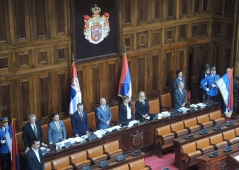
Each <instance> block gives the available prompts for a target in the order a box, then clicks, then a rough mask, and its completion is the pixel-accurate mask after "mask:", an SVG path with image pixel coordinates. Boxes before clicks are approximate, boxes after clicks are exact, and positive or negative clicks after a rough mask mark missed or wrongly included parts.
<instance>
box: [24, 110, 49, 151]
mask: <svg viewBox="0 0 239 170" xmlns="http://www.w3.org/2000/svg"><path fill="white" fill-rule="evenodd" d="M35 138H37V139H39V140H40V142H41V145H42V146H45V147H47V145H46V144H44V139H43V134H42V128H41V124H40V122H38V121H36V115H34V114H30V115H29V122H28V123H27V124H26V125H25V126H24V127H23V132H22V140H23V143H24V145H25V147H26V151H25V152H27V151H28V150H29V149H30V147H31V146H32V145H31V143H32V140H33V139H35Z"/></svg>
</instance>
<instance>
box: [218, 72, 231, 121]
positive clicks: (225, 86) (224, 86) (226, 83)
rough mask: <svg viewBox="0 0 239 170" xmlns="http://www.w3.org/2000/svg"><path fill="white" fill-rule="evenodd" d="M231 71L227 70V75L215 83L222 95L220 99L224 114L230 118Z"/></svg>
mask: <svg viewBox="0 0 239 170" xmlns="http://www.w3.org/2000/svg"><path fill="white" fill-rule="evenodd" d="M232 71H233V70H232V69H228V71H227V73H226V74H225V75H223V76H222V77H221V78H220V79H219V80H218V81H217V82H216V83H217V86H218V88H219V90H220V92H221V94H222V98H223V100H224V103H225V105H226V110H225V114H226V115H227V116H228V117H231V114H232V111H233V72H232Z"/></svg>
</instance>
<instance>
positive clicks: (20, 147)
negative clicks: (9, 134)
mask: <svg viewBox="0 0 239 170" xmlns="http://www.w3.org/2000/svg"><path fill="white" fill-rule="evenodd" d="M16 137H17V148H18V150H19V151H20V152H23V151H25V146H24V143H23V140H22V132H18V133H17V134H16Z"/></svg>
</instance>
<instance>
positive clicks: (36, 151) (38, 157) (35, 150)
mask: <svg viewBox="0 0 239 170" xmlns="http://www.w3.org/2000/svg"><path fill="white" fill-rule="evenodd" d="M32 150H33V151H34V152H35V154H36V156H37V159H38V161H39V162H40V163H41V160H40V156H39V152H38V149H34V148H32Z"/></svg>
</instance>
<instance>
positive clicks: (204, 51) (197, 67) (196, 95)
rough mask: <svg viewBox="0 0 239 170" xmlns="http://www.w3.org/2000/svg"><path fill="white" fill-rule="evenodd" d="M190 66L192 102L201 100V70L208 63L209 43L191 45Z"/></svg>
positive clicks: (189, 83)
mask: <svg viewBox="0 0 239 170" xmlns="http://www.w3.org/2000/svg"><path fill="white" fill-rule="evenodd" d="M191 51H192V52H191V53H190V54H189V67H188V69H189V70H188V73H189V74H188V75H189V80H188V81H189V82H188V85H189V86H188V89H189V90H190V91H191V103H196V102H199V101H200V81H201V80H200V79H201V72H202V71H203V70H204V68H205V65H206V64H207V55H208V44H199V45H195V46H192V47H191Z"/></svg>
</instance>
